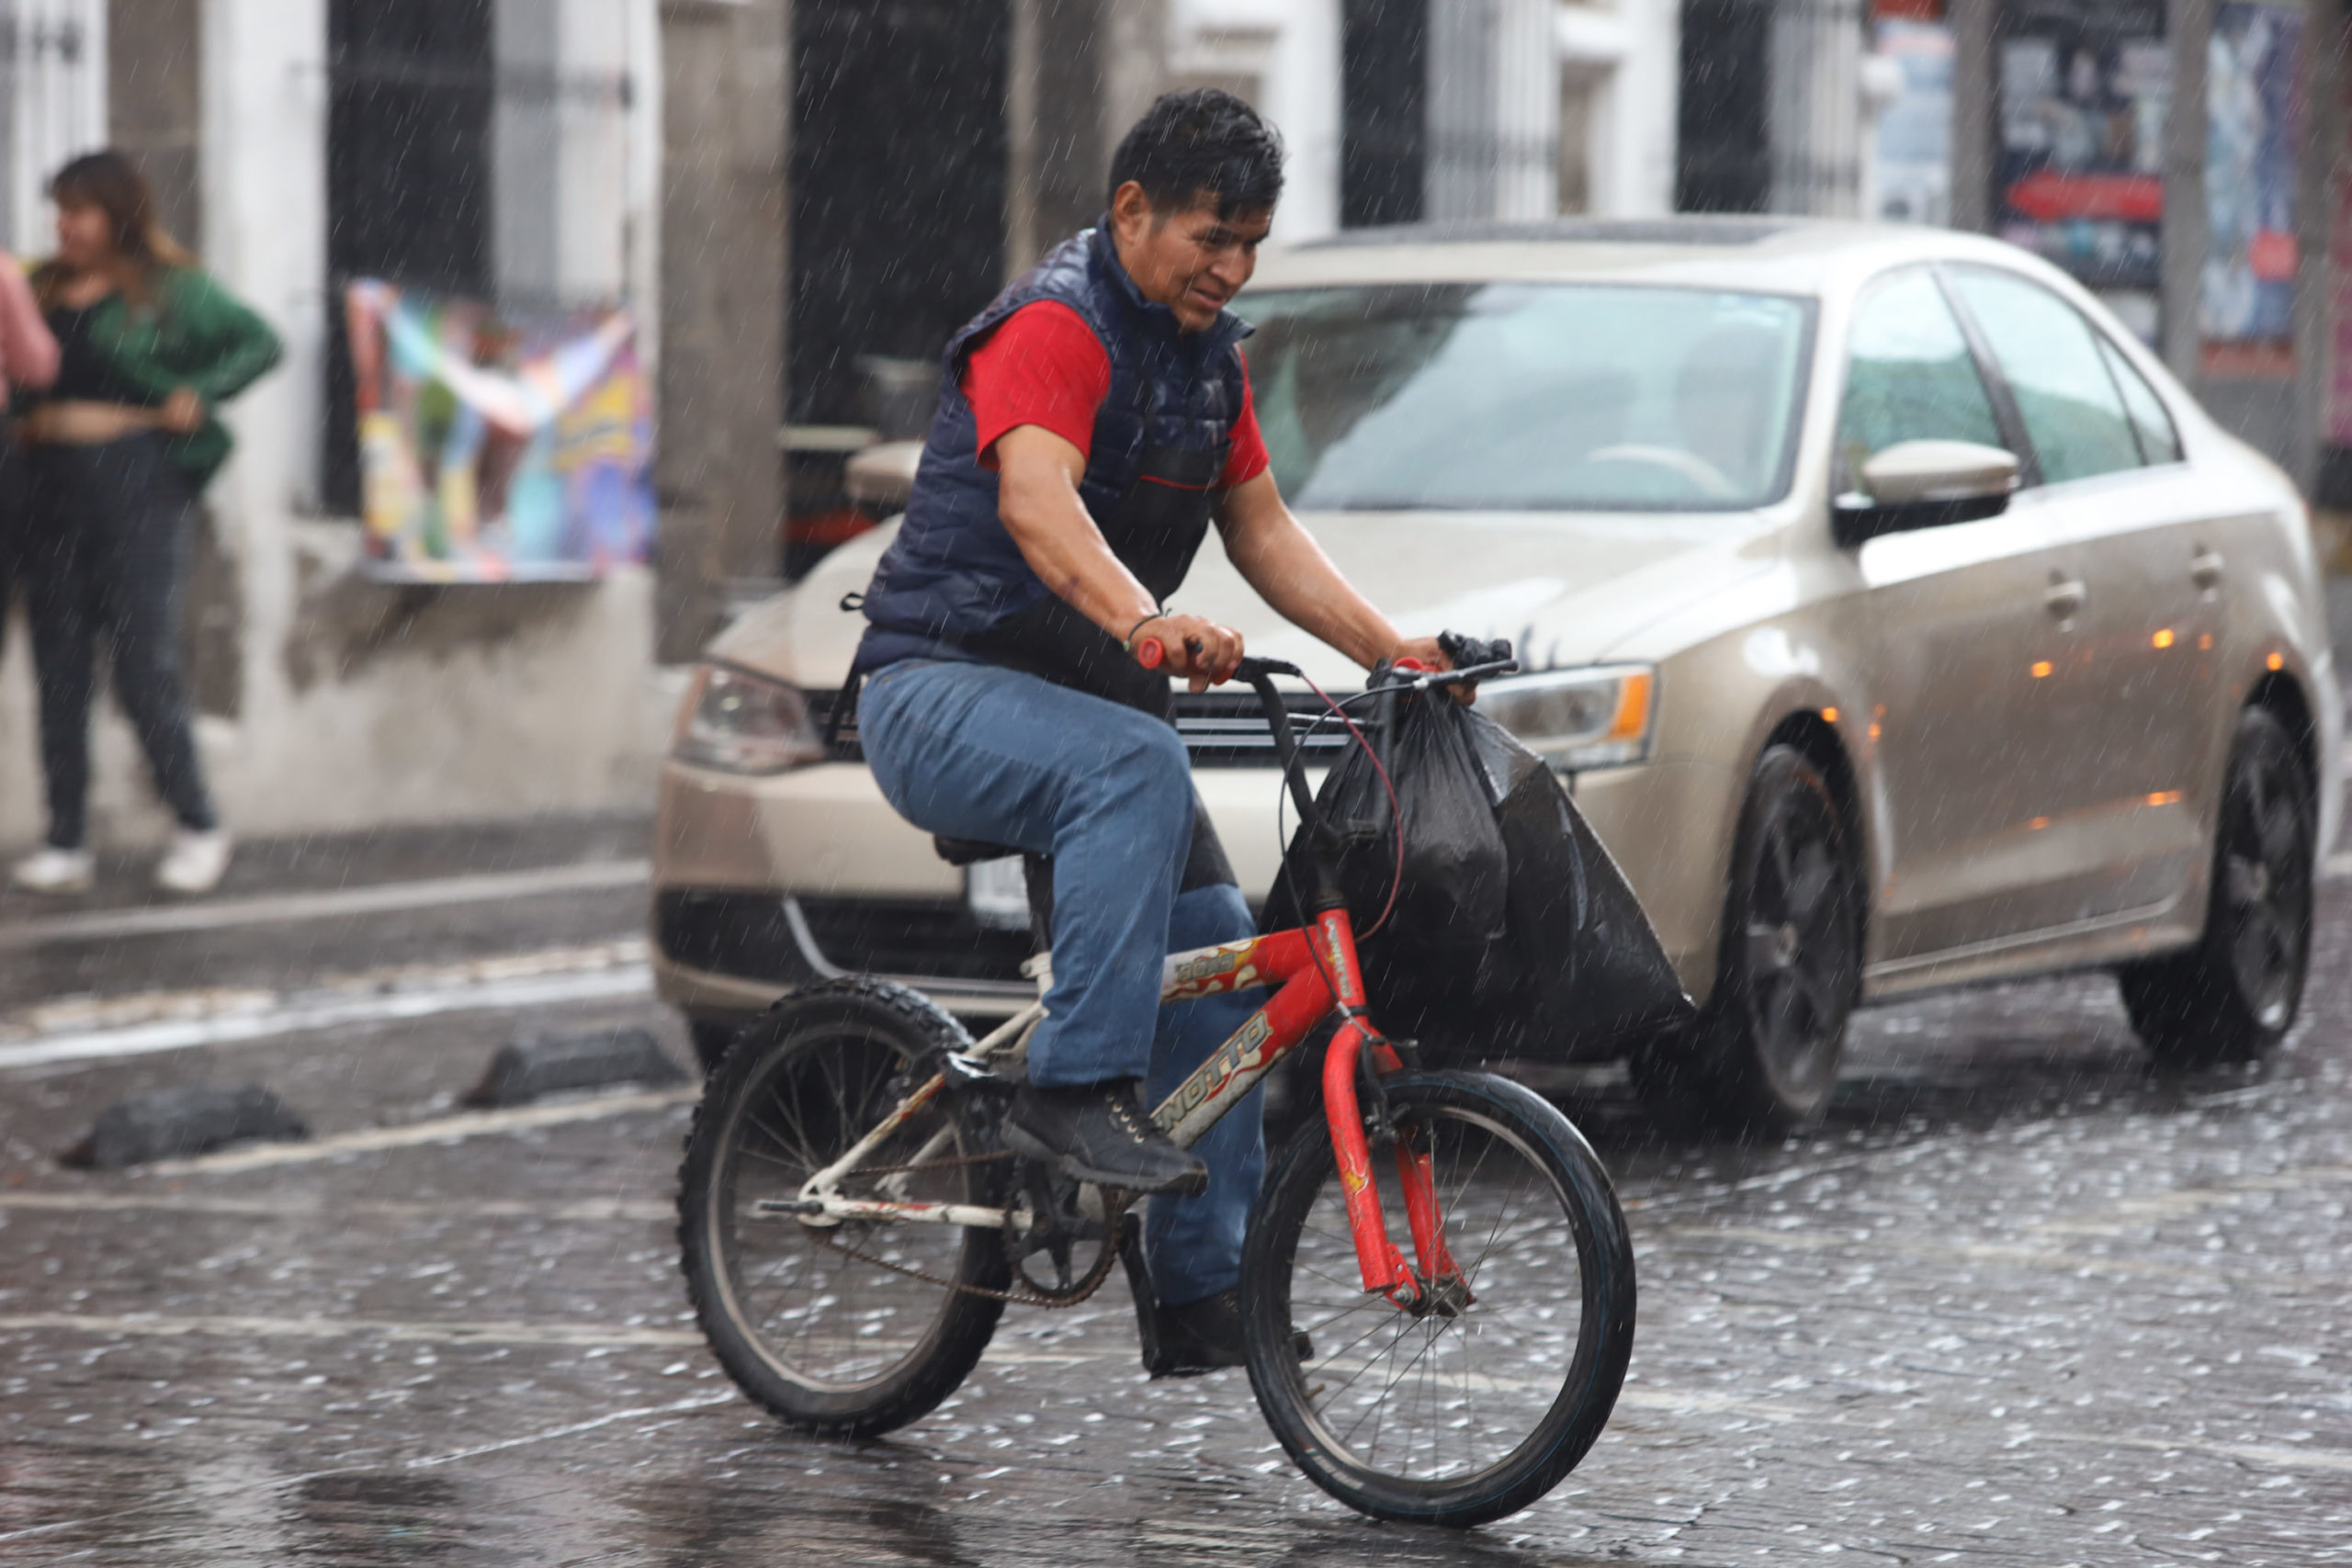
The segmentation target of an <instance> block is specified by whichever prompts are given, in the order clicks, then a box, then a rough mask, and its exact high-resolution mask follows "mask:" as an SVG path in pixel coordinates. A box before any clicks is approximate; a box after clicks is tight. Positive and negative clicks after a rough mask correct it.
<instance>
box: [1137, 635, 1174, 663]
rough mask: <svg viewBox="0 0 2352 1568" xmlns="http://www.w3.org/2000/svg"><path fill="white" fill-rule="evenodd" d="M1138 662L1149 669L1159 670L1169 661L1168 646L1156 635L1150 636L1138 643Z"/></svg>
mask: <svg viewBox="0 0 2352 1568" xmlns="http://www.w3.org/2000/svg"><path fill="white" fill-rule="evenodd" d="M1167 662H1168V647H1167V645H1166V644H1165V643H1163V642H1161V641H1160V640H1159V638H1158V637H1146V638H1144V639H1143V640H1142V641H1141V642H1139V643H1137V644H1136V663H1137V664H1140V665H1142V666H1143V667H1144V668H1145V669H1147V670H1157V669H1159V667H1160V666H1161V665H1163V664H1165V663H1167Z"/></svg>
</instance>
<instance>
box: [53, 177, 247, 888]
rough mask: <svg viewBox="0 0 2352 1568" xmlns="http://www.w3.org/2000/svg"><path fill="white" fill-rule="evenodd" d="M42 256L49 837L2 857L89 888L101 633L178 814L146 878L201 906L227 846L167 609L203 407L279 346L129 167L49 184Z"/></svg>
mask: <svg viewBox="0 0 2352 1568" xmlns="http://www.w3.org/2000/svg"><path fill="white" fill-rule="evenodd" d="M50 195H51V197H52V198H53V199H54V200H55V201H56V203H57V254H56V255H55V256H54V257H53V258H51V260H50V261H49V262H47V263H46V264H44V265H42V266H41V267H40V268H39V269H38V270H37V271H36V272H35V273H34V275H33V292H34V295H35V297H36V298H37V299H39V300H40V305H41V308H42V310H43V311H44V312H45V313H46V315H47V318H48V322H49V329H50V331H51V333H53V334H55V336H56V338H57V344H58V350H59V363H58V370H57V378H56V381H55V382H54V384H53V385H52V386H51V389H50V390H49V392H48V394H47V395H46V396H45V397H44V398H43V399H42V400H40V403H39V404H37V405H36V406H34V407H32V408H31V409H30V410H29V411H28V412H27V413H26V414H25V415H24V417H23V419H22V420H21V421H19V423H18V427H17V428H18V436H19V440H20V442H21V443H22V444H23V445H24V446H25V449H26V451H27V452H28V455H29V457H30V462H29V465H28V468H29V477H30V479H31V491H32V496H31V506H30V527H29V530H28V539H27V542H26V545H27V547H26V550H25V578H26V589H27V600H28V610H29V613H30V615H29V618H30V620H31V623H32V633H33V664H34V671H35V674H36V676H37V677H38V679H39V683H40V750H41V770H42V773H44V774H45V776H46V777H47V780H48V784H49V843H48V846H47V847H46V848H45V849H43V850H42V851H41V852H40V853H38V854H36V855H33V856H32V857H31V858H29V859H28V860H25V861H22V862H20V863H18V864H17V868H16V882H17V886H19V887H24V888H28V889H29V890H31V891H33V892H38V893H71V892H79V891H81V890H82V889H84V888H86V887H88V886H90V879H91V872H92V860H91V855H90V850H89V845H88V841H87V834H88V796H89V785H90V699H91V696H92V693H93V689H94V686H95V684H96V671H97V650H98V646H99V642H100V640H101V639H102V638H103V639H104V641H105V643H106V646H107V649H108V651H109V652H110V653H111V655H112V657H113V662H114V689H115V696H116V699H117V700H118V701H119V703H120V704H121V705H122V710H123V712H124V713H125V714H126V715H128V716H130V723H131V727H132V728H134V729H135V730H136V731H137V732H138V735H139V744H140V746H141V749H142V750H144V751H145V752H146V754H147V763H148V766H149V767H150V768H151V769H152V770H153V773H154V778H155V787H156V790H157V792H158V793H159V794H161V795H163V797H164V802H165V804H167V805H168V806H170V807H171V808H172V812H173V814H174V815H175V817H177V818H178V819H179V830H178V831H177V833H175V835H174V837H173V840H172V846H171V849H170V851H169V852H167V853H166V854H165V855H164V858H163V860H162V862H161V863H159V864H158V865H157V867H156V869H155V882H156V886H159V887H162V888H164V890H166V891H168V892H173V893H184V894H195V893H208V892H209V891H211V890H212V888H213V887H214V886H218V885H219V883H220V877H221V874H222V873H224V872H225V871H227V870H228V867H229V852H230V840H229V835H228V832H227V831H226V830H225V829H223V828H222V827H221V826H220V818H218V816H216V815H215V813H214V811H213V807H212V798H211V795H210V793H209V791H208V790H207V789H206V787H205V782H204V772H203V765H202V763H201V762H200V761H199V760H198V756H197V752H196V739H195V734H194V731H193V728H192V727H191V725H190V722H189V717H188V705H187V694H186V692H185V690H184V689H183V687H182V684H181V681H180V660H179V642H180V609H181V602H182V599H183V591H184V580H185V578H186V576H187V537H188V532H189V527H190V524H191V522H192V519H193V517H194V513H195V508H196V499H197V497H198V494H200V493H201V492H202V491H203V488H204V486H205V484H206V482H207V481H209V479H211V477H212V475H213V473H214V472H215V471H216V470H218V469H219V468H220V464H221V461H222V460H223V459H224V458H225V457H227V456H228V455H229V444H230V442H229V433H228V431H227V430H226V429H224V428H223V427H222V426H221V424H220V420H219V419H218V418H217V417H216V416H215V415H214V412H213V410H214V408H215V406H216V405H218V404H219V403H220V401H222V400H224V399H227V398H231V397H234V396H235V395H236V394H237V393H238V392H240V391H243V389H245V388H246V387H247V386H248V385H250V384H251V383H252V382H253V380H254V378H256V377H258V376H260V375H261V374H262V372H264V371H266V370H267V369H268V368H269V367H271V366H272V365H274V364H276V363H277V354H278V345H277V337H276V335H275V334H273V333H271V332H270V330H269V328H268V327H267V326H266V325H264V324H263V322H262V321H261V319H260V318H259V317H257V316H255V315H254V313H253V312H252V311H251V310H247V309H246V308H245V307H244V306H243V305H242V304H239V303H238V302H237V301H236V300H235V299H232V298H231V297H230V296H229V294H228V292H227V291H226V290H224V289H223V288H220V285H219V284H217V283H215V282H214V281H213V280H212V279H211V278H209V277H208V276H205V274H204V273H202V272H201V271H199V270H198V268H197V266H196V264H195V262H194V261H193V260H192V259H191V258H190V257H189V256H188V254H187V253H186V252H185V251H182V250H181V249H180V248H179V246H178V245H177V244H175V243H173V241H172V238H171V236H170V235H168V234H166V233H165V232H164V230H163V228H162V226H161V225H160V224H159V223H157V221H156V220H155V215H154V198H153V195H152V193H151V192H150V191H149V189H148V187H147V182H146V180H145V179H144V178H143V177H142V176H141V175H140V173H139V171H138V170H137V169H136V168H135V167H134V166H132V164H131V163H130V160H129V159H128V158H125V157H124V156H123V155H122V154H121V153H119V152H111V151H109V152H92V153H90V154H88V155H86V156H85V157H80V158H76V159H74V161H73V162H72V163H70V164H66V165H65V167H63V168H62V169H61V170H59V171H58V173H57V175H56V177H55V178H54V179H52V180H51V182H50Z"/></svg>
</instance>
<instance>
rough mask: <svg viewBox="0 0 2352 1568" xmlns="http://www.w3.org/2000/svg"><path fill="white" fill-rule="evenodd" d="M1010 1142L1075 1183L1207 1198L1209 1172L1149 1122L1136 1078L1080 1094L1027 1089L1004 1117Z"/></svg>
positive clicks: (1079, 1091)
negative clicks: (1140, 1100) (1088, 1182)
mask: <svg viewBox="0 0 2352 1568" xmlns="http://www.w3.org/2000/svg"><path fill="white" fill-rule="evenodd" d="M1004 1141H1005V1142H1006V1143H1007V1144H1008V1145H1012V1152H1013V1153H1015V1154H1017V1155H1023V1156H1026V1157H1028V1158H1030V1159H1042V1160H1050V1161H1052V1162H1053V1164H1054V1167H1055V1168H1056V1169H1057V1170H1059V1171H1060V1172H1061V1173H1062V1174H1063V1175H1064V1176H1067V1177H1069V1179H1071V1180H1073V1181H1092V1182H1096V1183H1099V1184H1100V1185H1102V1186H1104V1187H1117V1188H1121V1189H1124V1190H1126V1191H1129V1192H1181V1193H1182V1194H1184V1195H1185V1196H1187V1197H1190V1196H1192V1195H1193V1194H1195V1193H1200V1192H1205V1191H1207V1190H1208V1185H1209V1168H1208V1167H1207V1166H1205V1165H1204V1164H1202V1163H1201V1162H1200V1160H1199V1159H1197V1158H1195V1157H1194V1156H1192V1155H1189V1154H1187V1153H1185V1152H1184V1151H1183V1150H1182V1149H1180V1148H1178V1147H1177V1146H1176V1145H1174V1144H1171V1143H1170V1142H1169V1141H1168V1134H1165V1133H1163V1132H1161V1131H1160V1130H1159V1124H1158V1123H1157V1122H1153V1121H1152V1119H1151V1118H1150V1117H1148V1116H1147V1115H1145V1114H1144V1111H1143V1106H1142V1104H1141V1103H1140V1102H1139V1101H1138V1100H1137V1099H1136V1081H1135V1079H1133V1078H1118V1079H1115V1080H1114V1081H1112V1082H1110V1083H1098V1084H1088V1085H1085V1086H1084V1087H1082V1088H1079V1089H1038V1088H1036V1087H1035V1085H1032V1084H1023V1085H1022V1086H1021V1092H1020V1093H1019V1094H1017V1095H1015V1096H1014V1097H1013V1100H1012V1111H1010V1112H1008V1113H1007V1114H1006V1116H1005V1119H1004Z"/></svg>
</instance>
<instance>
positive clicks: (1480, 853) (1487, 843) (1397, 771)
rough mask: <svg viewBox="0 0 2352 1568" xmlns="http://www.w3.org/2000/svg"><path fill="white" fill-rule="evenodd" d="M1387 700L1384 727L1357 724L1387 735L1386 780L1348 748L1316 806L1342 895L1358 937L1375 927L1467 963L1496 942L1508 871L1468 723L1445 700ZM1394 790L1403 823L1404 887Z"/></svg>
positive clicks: (1391, 938)
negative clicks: (1332, 839) (1333, 838)
mask: <svg viewBox="0 0 2352 1568" xmlns="http://www.w3.org/2000/svg"><path fill="white" fill-rule="evenodd" d="M1392 700H1393V701H1394V702H1395V712H1394V716H1393V718H1392V720H1391V721H1390V722H1389V723H1388V724H1386V725H1381V724H1379V723H1377V722H1376V721H1374V720H1372V719H1370V718H1369V717H1367V718H1365V719H1363V720H1361V721H1360V722H1361V723H1364V724H1370V725H1371V726H1372V727H1373V728H1374V729H1375V730H1385V732H1386V733H1385V735H1384V736H1383V737H1382V739H1385V747H1384V748H1383V758H1382V761H1384V762H1385V764H1386V767H1387V773H1388V777H1387V780H1386V781H1385V782H1384V781H1383V779H1382V778H1381V774H1380V770H1379V769H1378V768H1376V767H1374V764H1373V761H1372V759H1371V758H1370V757H1369V756H1367V755H1366V754H1365V752H1364V750H1363V748H1362V747H1351V748H1350V749H1349V750H1348V753H1347V755H1346V756H1345V757H1344V758H1343V759H1341V761H1340V765H1339V766H1338V767H1336V768H1334V769H1332V770H1331V773H1330V776H1329V777H1328V778H1326V779H1325V780H1324V781H1323V788H1322V791H1321V792H1320V793H1319V794H1318V795H1317V796H1316V805H1317V807H1318V808H1320V810H1321V811H1322V813H1323V818H1324V820H1325V821H1326V822H1328V823H1329V825H1330V827H1331V829H1333V831H1334V832H1335V833H1336V834H1337V835H1338V838H1339V842H1340V853H1339V856H1338V860H1337V865H1336V870H1337V871H1338V873H1339V878H1340V891H1341V892H1342V893H1344V894H1346V895H1347V899H1348V913H1349V916H1350V918H1351V919H1353V920H1354V921H1355V922H1356V930H1357V931H1359V932H1368V931H1373V930H1374V926H1375V925H1379V927H1380V929H1379V931H1378V932H1377V933H1376V934H1375V935H1374V937H1373V940H1374V942H1384V941H1385V943H1386V944H1387V945H1389V946H1397V945H1403V946H1408V947H1411V948H1415V949H1419V950H1423V951H1426V952H1428V953H1430V954H1431V955H1432V956H1439V955H1442V956H1445V957H1449V958H1473V959H1475V958H1476V956H1477V955H1478V954H1479V953H1482V952H1483V951H1484V950H1485V949H1486V948H1487V946H1488V945H1489V944H1490V943H1493V942H1498V941H1500V940H1501V939H1502V937H1503V934H1504V930H1505V915H1506V910H1507V908H1508V903H1509V900H1508V883H1509V880H1510V867H1509V864H1508V862H1507V860H1506V858H1505V853H1504V850H1503V838H1502V832H1501V830H1500V829H1499V828H1498V827H1497V825H1496V822H1495V813H1494V807H1493V803H1492V801H1491V800H1490V799H1489V798H1488V792H1487V784H1486V780H1485V777H1484V774H1483V773H1482V771H1481V769H1480V767H1479V764H1478V760H1477V756H1476V750H1475V748H1474V746H1473V744H1472V741H1471V739H1470V735H1469V732H1468V729H1467V728H1466V726H1465V724H1464V717H1465V716H1464V711H1463V708H1462V705H1460V704H1459V703H1456V702H1454V701H1453V699H1452V698H1451V697H1449V696H1446V695H1444V694H1442V693H1441V694H1435V695H1432V696H1425V697H1423V696H1405V697H1401V698H1397V699H1392ZM1391 784H1393V785H1394V786H1395V788H1396V792H1397V795H1396V802H1395V805H1396V807H1400V808H1401V809H1402V810H1403V813H1404V818H1405V841H1404V851H1403V868H1402V877H1401V880H1400V878H1399V874H1398V858H1397V818H1396V817H1395V816H1394V815H1393V814H1392V807H1391V803H1390V800H1389V787H1390V785H1391ZM1298 869H1299V870H1300V871H1301V872H1302V873H1304V872H1306V869H1307V868H1306V867H1305V866H1303V865H1302V866H1300V867H1299V868H1298ZM1301 886H1304V884H1302V885H1301ZM1392 888H1394V889H1395V902H1394V907H1393V908H1392V907H1391V904H1390V890H1391V889H1392ZM1384 911H1385V913H1386V916H1387V919H1386V920H1385V923H1382V920H1381V917H1382V914H1383V912H1384Z"/></svg>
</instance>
